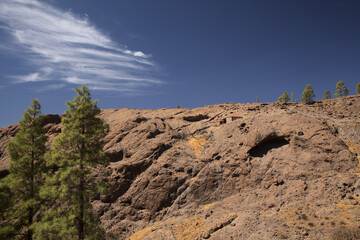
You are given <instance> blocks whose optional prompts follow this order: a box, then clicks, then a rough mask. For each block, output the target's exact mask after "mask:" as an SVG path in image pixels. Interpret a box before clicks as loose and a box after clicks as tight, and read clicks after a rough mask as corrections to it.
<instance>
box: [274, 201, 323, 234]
mask: <svg viewBox="0 0 360 240" xmlns="http://www.w3.org/2000/svg"><path fill="white" fill-rule="evenodd" d="M278 217H279V219H280V220H282V221H283V222H284V224H286V225H287V226H289V227H302V228H308V229H311V228H319V225H320V224H319V223H318V220H317V219H316V218H315V217H314V214H313V213H312V209H311V208H310V207H308V206H302V205H298V206H296V207H295V208H291V209H282V210H281V211H280V212H279V215H278Z"/></svg>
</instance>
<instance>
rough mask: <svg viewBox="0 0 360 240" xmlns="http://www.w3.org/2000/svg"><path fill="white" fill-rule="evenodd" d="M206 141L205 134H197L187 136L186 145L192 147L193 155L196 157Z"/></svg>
mask: <svg viewBox="0 0 360 240" xmlns="http://www.w3.org/2000/svg"><path fill="white" fill-rule="evenodd" d="M207 142H208V140H207V139H206V137H205V135H199V136H194V137H189V138H188V140H187V143H186V145H187V146H189V147H191V148H192V150H193V152H194V155H195V156H196V157H200V155H201V153H202V151H203V149H204V146H205V144H206V143H207Z"/></svg>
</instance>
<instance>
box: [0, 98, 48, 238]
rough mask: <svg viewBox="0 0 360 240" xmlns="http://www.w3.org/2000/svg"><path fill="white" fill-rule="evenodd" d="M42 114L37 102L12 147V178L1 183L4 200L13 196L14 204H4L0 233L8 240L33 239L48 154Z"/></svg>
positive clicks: (25, 113)
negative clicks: (10, 239)
mask: <svg viewBox="0 0 360 240" xmlns="http://www.w3.org/2000/svg"><path fill="white" fill-rule="evenodd" d="M40 114H41V106H40V104H39V102H38V100H37V99H34V100H33V101H32V103H31V108H27V109H26V110H25V112H24V114H23V119H22V120H21V121H20V130H19V131H18V132H17V133H16V135H15V138H14V139H13V140H12V141H11V142H10V143H9V145H8V152H9V155H10V158H11V163H10V169H9V170H10V174H9V175H8V176H7V177H6V178H5V179H4V181H2V183H1V188H2V194H1V195H2V196H1V198H4V197H6V196H9V195H10V196H11V199H10V200H6V199H5V200H3V199H2V200H1V208H2V210H3V209H4V208H6V212H5V214H4V215H2V218H3V221H4V222H3V223H2V224H1V230H0V232H1V235H2V236H3V237H4V239H8V238H16V239H18V238H23V239H28V240H29V239H33V229H32V227H33V223H34V221H35V214H36V213H37V212H38V211H39V209H40V206H41V199H40V196H39V189H40V186H41V184H42V183H43V180H44V172H45V160H44V155H45V152H46V150H47V148H46V146H45V143H46V142H47V137H46V136H45V133H46V131H45V129H44V128H42V124H43V122H44V118H45V116H40ZM3 191H4V192H3ZM4 195H5V196H4Z"/></svg>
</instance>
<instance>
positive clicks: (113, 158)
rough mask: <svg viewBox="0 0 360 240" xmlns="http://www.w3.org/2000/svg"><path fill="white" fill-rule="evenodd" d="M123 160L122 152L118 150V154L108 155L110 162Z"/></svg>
mask: <svg viewBox="0 0 360 240" xmlns="http://www.w3.org/2000/svg"><path fill="white" fill-rule="evenodd" d="M123 158H124V151H123V150H120V151H118V152H112V153H109V160H110V162H118V161H121V160H123Z"/></svg>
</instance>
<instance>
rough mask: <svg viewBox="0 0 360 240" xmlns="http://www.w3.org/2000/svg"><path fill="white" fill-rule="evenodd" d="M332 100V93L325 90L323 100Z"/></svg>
mask: <svg viewBox="0 0 360 240" xmlns="http://www.w3.org/2000/svg"><path fill="white" fill-rule="evenodd" d="M330 98H331V93H330V91H329V90H328V89H326V90H325V92H324V97H323V99H330Z"/></svg>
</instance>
